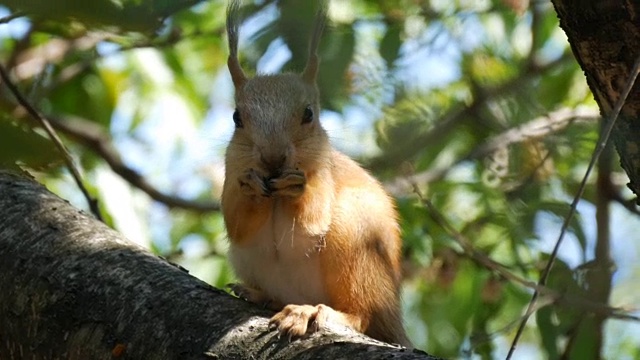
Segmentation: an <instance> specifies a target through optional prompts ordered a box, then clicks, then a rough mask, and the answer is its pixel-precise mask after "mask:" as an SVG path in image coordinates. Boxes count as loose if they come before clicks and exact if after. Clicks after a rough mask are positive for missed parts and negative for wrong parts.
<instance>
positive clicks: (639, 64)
mask: <svg viewBox="0 0 640 360" xmlns="http://www.w3.org/2000/svg"><path fill="white" fill-rule="evenodd" d="M639 72H640V57H638V58H637V59H636V62H635V64H634V66H633V70H632V72H631V74H630V75H629V79H628V81H627V83H626V85H625V87H624V90H623V92H622V94H621V96H620V98H619V99H618V101H617V102H616V105H615V107H614V108H613V112H612V113H611V116H610V119H609V120H608V121H607V124H606V126H605V127H604V129H603V132H602V134H601V137H600V139H599V140H598V144H597V146H596V149H595V151H594V153H593V156H592V157H591V161H589V166H588V167H587V171H586V172H585V174H584V177H583V178H582V181H581V182H580V187H579V188H578V193H577V194H576V195H575V197H574V198H573V201H572V203H571V207H570V209H569V213H568V214H567V216H566V217H565V219H564V222H563V224H562V228H561V229H560V235H559V236H558V240H557V241H556V245H555V246H554V248H553V251H552V252H551V256H550V257H549V261H548V262H547V266H546V267H545V269H544V271H543V272H542V276H541V277H540V281H538V284H539V285H545V284H546V283H547V279H548V278H549V274H550V273H551V268H552V267H553V265H554V263H555V260H556V257H557V256H558V251H559V249H560V245H561V244H562V240H563V238H564V234H565V233H566V231H567V229H568V228H569V223H570V222H571V219H572V218H573V215H574V214H575V212H576V208H577V206H578V202H579V201H580V199H581V198H582V194H583V193H584V190H585V188H586V185H587V180H588V179H589V175H590V174H591V171H592V170H593V167H594V166H595V164H596V162H597V161H598V158H599V157H600V155H601V154H602V152H603V151H604V149H605V147H606V145H607V142H608V140H609V136H610V135H611V131H612V130H613V126H614V125H615V123H616V120H617V119H618V115H619V114H620V111H621V110H622V106H623V105H624V104H625V102H626V100H627V97H628V96H629V93H630V92H631V89H632V88H633V85H634V84H635V82H636V78H637V77H638V73H639ZM539 295H540V292H539V291H538V290H537V289H536V290H535V291H534V293H533V296H532V297H531V301H530V302H529V306H528V307H527V311H526V313H525V316H524V318H523V319H522V322H520V326H519V327H518V331H517V332H516V336H515V337H514V338H513V341H512V343H511V348H510V349H509V353H508V354H507V357H506V359H507V360H509V359H511V357H512V356H513V353H514V352H515V350H516V346H517V344H518V340H520V337H521V336H522V333H523V331H524V327H525V326H526V324H527V321H528V320H529V317H530V316H531V314H532V313H533V310H534V308H535V303H536V301H537V300H538V297H539Z"/></svg>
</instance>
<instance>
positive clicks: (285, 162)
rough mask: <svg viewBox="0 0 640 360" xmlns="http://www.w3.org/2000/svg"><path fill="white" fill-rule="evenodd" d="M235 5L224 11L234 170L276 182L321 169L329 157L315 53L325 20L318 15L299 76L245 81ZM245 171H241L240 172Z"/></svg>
mask: <svg viewBox="0 0 640 360" xmlns="http://www.w3.org/2000/svg"><path fill="white" fill-rule="evenodd" d="M238 8H239V3H238V1H232V2H231V3H230V5H229V8H228V9H227V34H228V38H229V49H230V55H229V60H228V66H229V71H230V72H231V78H232V79H233V84H234V86H235V91H236V94H235V100H236V111H235V112H234V114H233V121H234V123H235V127H236V128H235V131H234V133H233V137H232V139H231V142H230V144H229V147H228V149H227V157H228V158H229V160H230V161H233V162H236V163H235V164H234V166H240V167H247V168H249V167H251V168H257V169H261V170H262V171H264V172H265V175H268V176H277V175H279V173H281V172H282V171H283V170H285V169H300V170H302V171H305V172H307V171H313V170H314V169H317V167H318V166H319V165H320V164H323V163H326V159H327V154H326V153H327V151H330V147H329V140H328V137H327V134H326V132H325V131H324V129H323V128H322V126H321V125H320V122H319V113H320V106H319V96H318V87H317V86H316V77H317V74H318V56H317V54H316V49H317V46H318V42H319V39H320V35H321V33H322V27H323V24H324V19H325V12H324V7H321V10H320V11H319V12H318V15H317V17H316V25H315V28H314V30H313V34H312V37H311V41H310V46H309V60H308V61H307V65H306V67H305V69H304V71H303V72H302V74H292V73H289V74H280V75H258V76H255V77H253V78H247V76H246V75H245V74H244V72H243V70H242V68H241V67H240V63H239V61H238V51H237V48H238V22H237V12H238ZM242 170H246V169H242Z"/></svg>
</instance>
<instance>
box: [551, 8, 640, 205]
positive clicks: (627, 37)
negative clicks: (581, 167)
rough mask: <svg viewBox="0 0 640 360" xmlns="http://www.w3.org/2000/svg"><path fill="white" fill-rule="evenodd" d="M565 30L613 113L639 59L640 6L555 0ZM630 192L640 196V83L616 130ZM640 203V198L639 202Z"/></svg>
mask: <svg viewBox="0 0 640 360" xmlns="http://www.w3.org/2000/svg"><path fill="white" fill-rule="evenodd" d="M552 2H553V5H554V7H555V9H556V12H557V13H558V17H559V18H560V26H561V27H562V29H563V30H564V31H565V33H566V34H567V37H568V38H569V43H570V44H571V48H572V50H573V54H574V55H575V57H576V59H577V60H578V63H579V64H580V67H582V70H583V71H584V72H585V75H586V77H587V82H588V84H589V87H590V88H591V91H592V92H593V94H594V97H595V99H596V101H597V102H598V105H599V107H600V111H601V112H602V114H603V115H604V116H607V115H609V114H610V113H611V111H612V109H613V107H614V106H615V103H616V101H617V100H618V99H619V98H620V95H621V93H622V92H623V89H624V87H625V85H626V83H627V79H628V78H629V75H630V74H631V72H632V69H633V67H634V64H635V62H636V59H637V58H638V56H639V55H640V46H639V45H640V2H637V1H623V0H612V1H598V0H586V1H585V0H552ZM612 138H613V142H614V144H615V146H616V149H617V151H618V154H619V155H620V160H621V164H622V168H623V169H624V170H625V171H626V173H627V174H628V175H629V179H630V180H631V181H630V182H629V184H628V186H629V188H630V189H631V190H632V191H633V192H634V193H635V194H636V195H639V194H640V85H638V84H636V85H635V86H634V87H633V90H632V91H631V93H630V94H629V97H628V98H627V102H626V104H625V106H624V107H623V108H622V111H621V114H620V117H619V119H618V121H617V123H616V126H615V128H614V131H613V136H612ZM638 203H639V204H640V200H639V201H638Z"/></svg>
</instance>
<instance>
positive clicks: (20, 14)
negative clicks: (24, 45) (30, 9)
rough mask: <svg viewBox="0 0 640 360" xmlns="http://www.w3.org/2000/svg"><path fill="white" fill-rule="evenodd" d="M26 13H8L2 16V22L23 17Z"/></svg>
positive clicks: (0, 19) (0, 21) (0, 20)
mask: <svg viewBox="0 0 640 360" xmlns="http://www.w3.org/2000/svg"><path fill="white" fill-rule="evenodd" d="M24 15H25V13H24V12H22V11H16V12H14V13H13V14H10V15H7V16H5V17H1V18H0V24H6V23H8V22H10V21H11V20H13V19H17V18H19V17H23V16H24Z"/></svg>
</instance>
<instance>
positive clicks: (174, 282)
mask: <svg viewBox="0 0 640 360" xmlns="http://www.w3.org/2000/svg"><path fill="white" fill-rule="evenodd" d="M270 315H271V313H269V312H267V311H265V310H261V309H258V308H256V307H254V306H252V305H251V304H248V303H246V302H244V301H242V300H239V299H236V298H233V297H231V296H229V295H228V294H226V293H224V292H222V291H220V290H218V289H215V288H213V287H211V286H209V285H208V284H206V283H204V282H202V281H200V280H198V279H196V278H194V277H192V276H190V275H189V274H188V273H187V272H186V271H185V270H184V269H181V268H179V267H177V266H174V265H172V264H170V263H168V262H167V261H165V260H164V259H162V258H159V257H157V256H154V255H152V254H150V253H148V252H147V251H146V250H144V249H142V248H140V247H138V246H137V245H135V244H133V243H131V242H128V241H127V240H125V239H124V238H123V237H122V236H121V235H119V234H118V233H116V232H115V231H113V230H111V229H109V228H108V227H106V226H105V225H103V224H102V223H100V222H98V221H96V220H94V219H93V218H92V217H90V216H88V215H86V214H84V213H83V212H81V211H79V210H77V209H75V208H73V207H72V206H71V205H69V204H68V203H67V202H65V201H64V200H61V199H60V198H58V197H57V196H55V195H53V194H51V193H50V192H48V191H47V190H46V189H44V188H43V187H42V186H41V185H39V184H37V183H36V182H35V181H33V180H32V179H29V178H26V177H24V176H23V175H17V174H13V173H9V172H7V171H3V170H0V359H27V358H28V359H114V358H115V359H118V358H120V359H250V358H251V359H292V358H296V359H383V358H384V359H390V358H393V359H433V357H430V356H429V355H427V354H425V353H423V352H421V351H415V350H407V349H401V348H398V347H393V346H390V345H387V344H384V343H381V342H379V341H376V340H373V339H370V338H368V337H366V336H364V335H361V334H357V333H355V332H353V331H350V330H349V329H338V328H335V329H334V328H332V329H328V330H324V331H322V332H321V333H319V334H316V335H313V336H311V337H310V338H308V339H305V340H303V341H294V342H291V343H289V342H288V341H286V340H280V339H278V338H277V336H276V335H275V334H274V333H273V332H269V331H268V330H267V321H268V320H267V319H268V317H269V316H270Z"/></svg>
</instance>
